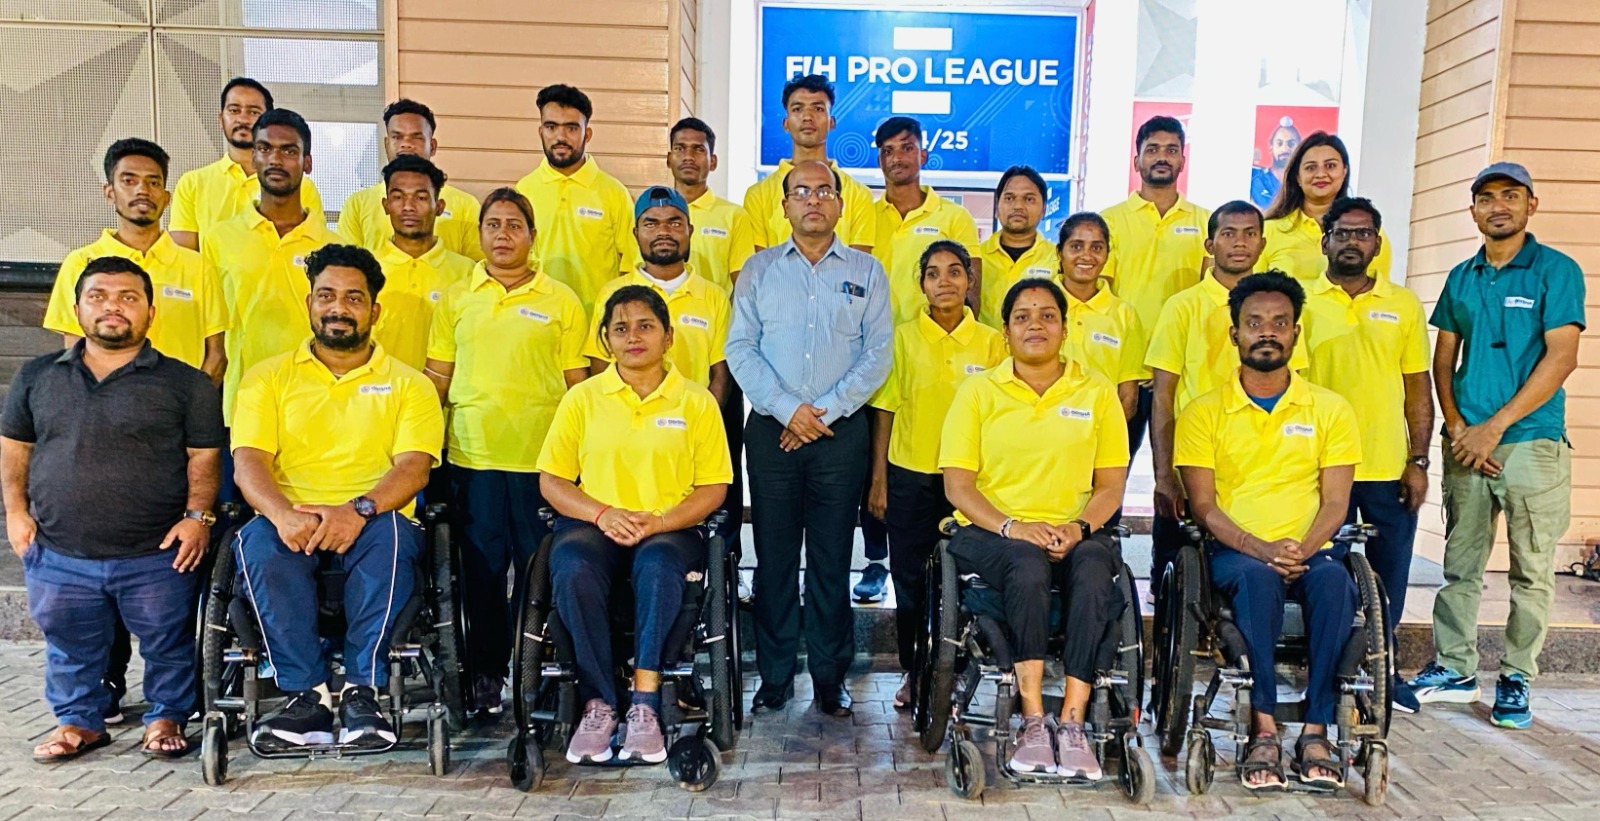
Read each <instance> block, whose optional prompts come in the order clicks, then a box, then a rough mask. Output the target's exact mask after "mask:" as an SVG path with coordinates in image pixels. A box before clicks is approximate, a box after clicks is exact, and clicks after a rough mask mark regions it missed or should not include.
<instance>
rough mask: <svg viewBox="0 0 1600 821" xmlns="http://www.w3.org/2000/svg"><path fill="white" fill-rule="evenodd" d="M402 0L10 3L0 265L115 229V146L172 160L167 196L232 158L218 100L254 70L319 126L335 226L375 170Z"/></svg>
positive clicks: (317, 143)
mask: <svg viewBox="0 0 1600 821" xmlns="http://www.w3.org/2000/svg"><path fill="white" fill-rule="evenodd" d="M385 2H393V0H0V122H6V123H11V124H13V125H14V126H18V128H15V129H13V130H14V136H13V137H12V138H10V139H8V140H6V142H5V145H4V146H0V176H3V178H4V179H5V180H6V185H4V186H0V262H41V263H54V262H57V261H59V260H60V259H61V258H62V256H64V255H65V254H66V253H67V252H68V251H70V250H71V249H73V248H76V247H78V246H80V245H83V244H85V243H87V242H89V241H91V240H93V238H94V237H95V235H96V234H97V233H98V232H99V231H100V229H101V228H103V227H105V226H107V225H110V224H112V223H111V221H112V219H113V215H112V213H111V209H110V207H109V206H108V205H107V204H106V202H105V199H104V197H103V195H102V194H101V184H102V183H103V182H104V174H103V173H102V171H101V168H100V164H101V159H102V156H103V155H104V152H105V149H106V146H108V145H110V144H111V143H112V142H113V141H114V140H117V139H120V138H122V137H145V138H148V139H153V140H155V141H156V142H158V143H160V144H161V146H162V147H163V148H165V149H166V150H167V152H168V153H170V154H171V155H172V172H171V178H170V179H169V180H168V181H167V186H168V189H169V190H170V189H171V188H172V187H173V186H175V185H176V184H177V179H178V177H179V176H180V175H181V174H182V173H183V172H185V171H188V170H189V169H191V168H196V167H199V166H201V165H205V164H206V163H209V162H213V161H215V160H216V159H217V158H218V157H220V156H222V153H223V151H224V143H223V138H222V133H221V128H220V126H219V125H218V124H217V109H218V104H217V95H218V94H219V93H220V92H221V90H222V86H223V84H224V83H226V82H227V81H228V79H229V78H231V77H235V76H241V75H242V76H246V77H254V78H255V79H257V80H260V81H261V82H262V83H264V84H266V86H267V87H268V88H270V89H272V94H273V97H274V98H275V101H276V103H277V105H278V106H279V107H282V108H291V109H294V110H295V111H298V112H300V113H301V114H302V115H304V116H305V118H306V120H307V121H308V122H309V123H310V124H311V130H312V142H313V156H315V157H316V160H317V162H316V166H315V167H316V171H315V173H314V174H313V175H312V176H313V178H314V179H315V180H316V182H317V187H318V189H319V190H320V191H321V192H322V197H323V205H324V206H325V207H326V209H327V212H328V218H329V219H330V220H333V219H336V218H337V216H338V211H339V209H340V208H341V206H342V205H343V203H344V200H345V197H347V196H349V195H350V194H351V193H352V192H354V191H356V190H358V189H359V188H361V187H363V186H365V185H368V184H370V183H372V182H373V181H374V180H376V179H377V176H378V169H379V167H380V162H381V156H382V152H381V146H380V136H381V135H380V132H379V128H378V126H377V121H378V118H379V117H380V116H381V115H382V111H383V105H384V99H383V95H384V86H383V72H384V65H383V59H384V58H383V54H384V50H383V31H382V26H383V23H382V21H383V11H384V6H383V4H384V3H385Z"/></svg>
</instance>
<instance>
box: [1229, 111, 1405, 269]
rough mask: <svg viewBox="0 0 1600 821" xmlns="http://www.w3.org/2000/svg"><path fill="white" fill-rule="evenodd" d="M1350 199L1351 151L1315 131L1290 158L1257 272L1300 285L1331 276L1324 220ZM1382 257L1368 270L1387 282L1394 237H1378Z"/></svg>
mask: <svg viewBox="0 0 1600 821" xmlns="http://www.w3.org/2000/svg"><path fill="white" fill-rule="evenodd" d="M1349 195H1350V151H1349V150H1348V149H1346V148H1345V146H1344V140H1341V139H1339V137H1338V135H1336V134H1329V133H1327V132H1326V131H1315V132H1312V133H1311V136H1309V137H1306V138H1305V140H1304V141H1302V142H1301V143H1300V147H1299V148H1297V149H1295V152H1294V155H1293V156H1291V157H1290V158H1289V167H1288V169H1287V170H1285V172H1284V175H1283V187H1282V188H1280V189H1278V196H1277V197H1275V198H1274V199H1273V200H1272V204H1271V205H1269V206H1267V213H1266V218H1267V225H1266V229H1265V231H1264V232H1263V233H1264V234H1265V235H1266V240H1267V247H1266V250H1264V251H1262V252H1261V259H1260V261H1258V262H1257V263H1256V271H1257V272H1260V271H1268V270H1272V269H1274V268H1276V269H1278V270H1280V271H1283V272H1285V273H1287V274H1289V275H1290V276H1293V277H1294V278H1295V279H1299V280H1308V279H1320V278H1322V275H1323V274H1324V273H1326V272H1327V270H1328V259H1327V257H1326V256H1324V255H1323V253H1322V215H1323V214H1326V213H1328V208H1329V206H1331V205H1333V201H1334V200H1336V199H1339V198H1340V197H1347V196H1349ZM1378 240H1379V242H1380V245H1379V247H1378V256H1377V258H1375V259H1374V260H1373V261H1372V266H1371V267H1370V268H1368V269H1367V273H1368V274H1369V275H1371V276H1375V277H1376V276H1384V277H1386V276H1388V275H1389V266H1390V264H1391V262H1392V261H1393V258H1394V254H1393V252H1391V251H1390V250H1389V236H1388V235H1387V234H1385V233H1383V231H1381V230H1380V231H1379V232H1378Z"/></svg>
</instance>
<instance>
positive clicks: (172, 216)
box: [167, 171, 200, 233]
mask: <svg viewBox="0 0 1600 821" xmlns="http://www.w3.org/2000/svg"><path fill="white" fill-rule="evenodd" d="M195 173H196V172H194V171H190V172H188V173H186V174H184V175H183V176H181V177H179V178H178V186H177V188H175V189H174V190H173V192H172V211H171V212H170V213H169V214H168V216H167V230H168V231H189V232H190V233H193V232H196V231H199V230H200V226H199V221H200V220H199V217H198V216H196V215H195V209H196V208H197V207H198V204H197V203H196V202H195V200H197V199H199V197H200V190H199V189H200V181H199V178H198V177H196V176H195Z"/></svg>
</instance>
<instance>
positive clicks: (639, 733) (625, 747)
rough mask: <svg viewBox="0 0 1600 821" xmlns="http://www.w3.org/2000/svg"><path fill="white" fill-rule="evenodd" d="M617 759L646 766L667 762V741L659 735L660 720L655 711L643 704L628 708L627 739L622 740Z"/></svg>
mask: <svg viewBox="0 0 1600 821" xmlns="http://www.w3.org/2000/svg"><path fill="white" fill-rule="evenodd" d="M617 758H619V759H621V760H623V761H643V762H645V763H647V764H660V763H661V762H663V761H666V760H667V740H666V739H665V738H663V737H662V735H661V719H660V718H659V717H657V716H656V711H655V710H652V709H650V708H649V707H646V706H645V705H643V704H635V705H633V706H632V707H629V708H628V737H627V738H625V739H623V741H622V752H620V753H618V754H617Z"/></svg>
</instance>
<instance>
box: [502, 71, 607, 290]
mask: <svg viewBox="0 0 1600 821" xmlns="http://www.w3.org/2000/svg"><path fill="white" fill-rule="evenodd" d="M538 105H539V143H540V144H541V145H542V146H544V162H543V163H541V164H540V165H539V167H538V168H535V169H533V171H531V172H529V173H528V175H527V176H525V177H523V178H522V179H520V180H517V185H516V189H517V192H518V193H520V194H522V195H523V196H524V197H527V198H528V202H529V203H531V204H532V205H533V216H534V220H535V222H536V223H537V224H538V245H537V246H536V247H535V249H534V252H535V255H536V256H537V258H538V259H539V264H540V265H541V266H542V268H543V270H544V272H545V273H547V274H549V275H550V277H551V278H552V279H554V280H556V281H557V282H560V283H562V284H564V285H566V286H567V287H569V288H571V289H572V290H573V291H574V292H576V293H577V294H578V299H579V300H581V301H582V302H583V311H584V315H585V316H587V315H589V313H591V312H592V309H593V308H594V298H595V294H596V293H598V292H599V291H600V286H602V285H604V284H606V283H607V282H610V281H611V280H613V279H616V278H617V275H618V274H621V273H626V272H627V271H629V270H630V269H632V267H633V265H632V262H633V259H632V257H633V254H634V252H635V250H636V249H635V248H634V245H633V197H632V196H630V195H629V194H628V189H627V188H626V187H624V186H623V184H622V183H620V182H618V181H617V178H616V177H613V176H611V175H610V174H607V173H606V172H604V171H601V170H600V166H599V165H598V164H596V163H595V161H594V158H593V157H590V156H589V155H588V153H587V152H588V149H589V140H590V139H591V138H593V137H594V129H592V128H590V127H589V120H590V119H591V118H592V117H593V116H594V105H593V104H592V103H590V102H589V95H587V94H584V93H583V92H582V91H579V90H578V89H576V88H573V87H572V86H568V85H553V86H546V87H544V88H543V89H540V91H539V98H538Z"/></svg>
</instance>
